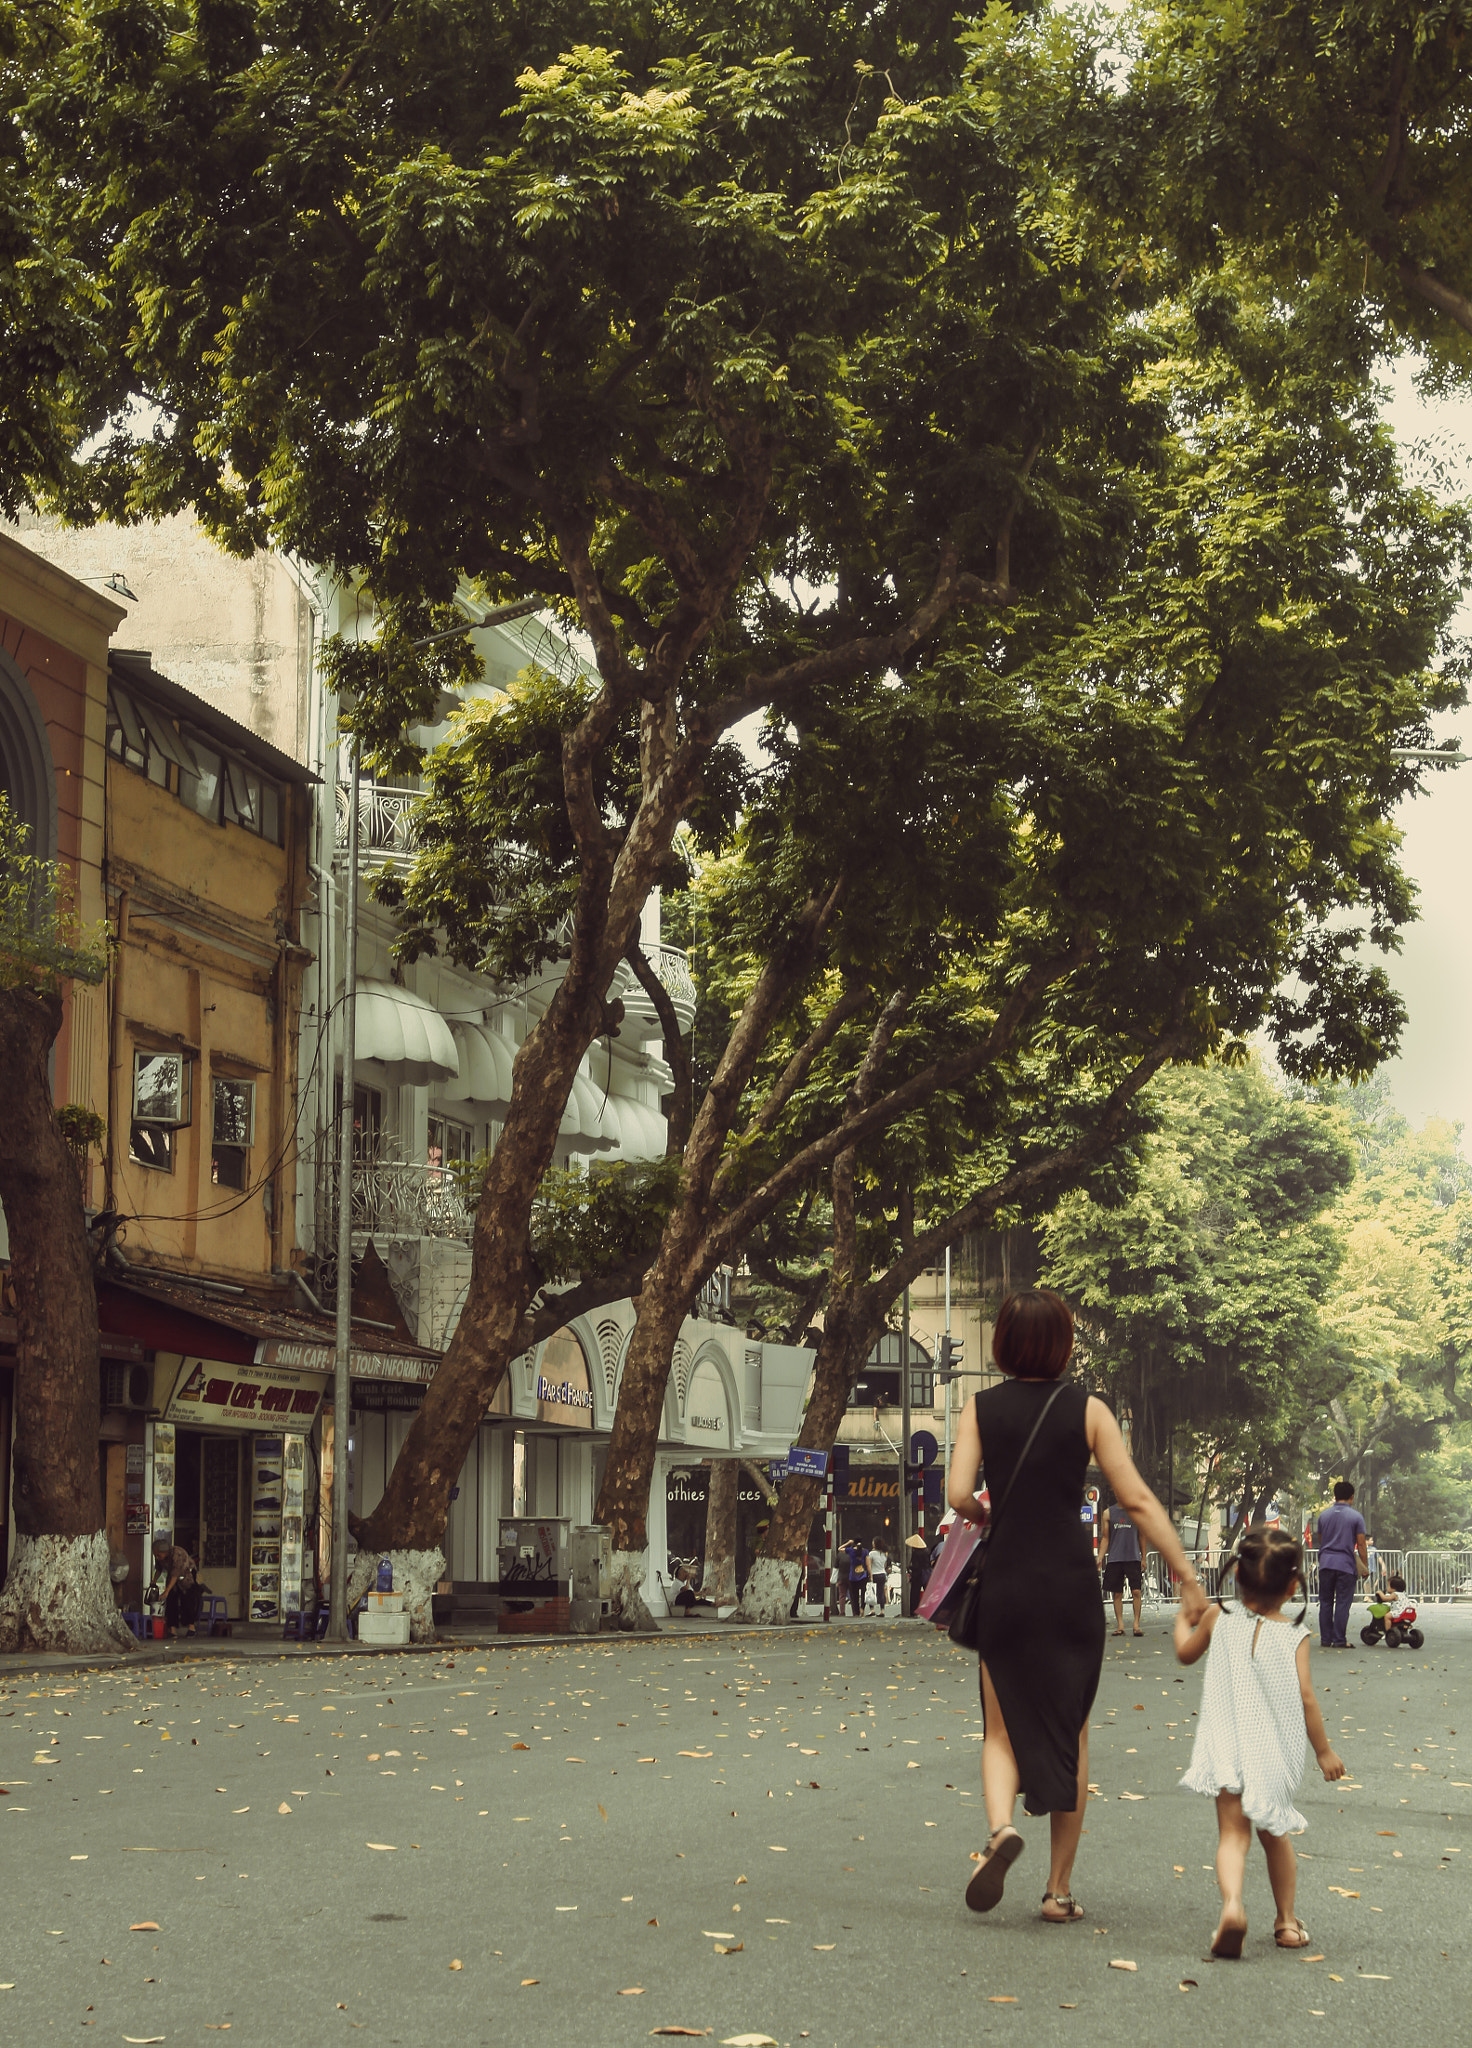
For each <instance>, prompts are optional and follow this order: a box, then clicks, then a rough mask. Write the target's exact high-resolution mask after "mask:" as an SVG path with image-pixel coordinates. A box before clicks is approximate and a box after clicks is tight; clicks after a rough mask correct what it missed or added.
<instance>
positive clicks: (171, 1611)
mask: <svg viewBox="0 0 1472 2048" xmlns="http://www.w3.org/2000/svg"><path fill="white" fill-rule="evenodd" d="M153 1564H154V1577H155V1579H159V1578H162V1579H163V1581H164V1630H165V1633H166V1634H168V1635H170V1636H177V1635H191V1634H192V1633H193V1631H194V1624H195V1622H196V1621H197V1620H198V1619H199V1586H198V1584H197V1583H196V1580H195V1573H196V1572H197V1571H198V1569H199V1567H198V1566H197V1565H196V1564H195V1562H194V1559H193V1558H192V1557H191V1556H190V1555H189V1552H188V1551H187V1550H185V1549H184V1548H183V1547H182V1545H180V1544H177V1543H175V1542H174V1540H173V1538H172V1537H169V1536H155V1537H154V1539H153Z"/></svg>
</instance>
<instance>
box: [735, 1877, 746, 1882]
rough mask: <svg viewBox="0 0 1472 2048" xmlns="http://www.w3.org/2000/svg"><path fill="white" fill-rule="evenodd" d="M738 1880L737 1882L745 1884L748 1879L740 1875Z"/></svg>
mask: <svg viewBox="0 0 1472 2048" xmlns="http://www.w3.org/2000/svg"><path fill="white" fill-rule="evenodd" d="M736 1882H737V1884H745V1883H746V1879H745V1878H744V1877H738V1878H737V1880H736Z"/></svg>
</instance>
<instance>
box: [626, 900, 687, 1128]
mask: <svg viewBox="0 0 1472 2048" xmlns="http://www.w3.org/2000/svg"><path fill="white" fill-rule="evenodd" d="M624 958H625V960H627V961H628V963H629V965H630V967H632V968H633V970H634V974H635V977H636V979H637V980H638V983H639V986H640V988H642V989H643V991H644V993H645V995H646V996H648V998H649V1000H650V1002H651V1003H653V1005H654V1014H655V1015H656V1016H657V1017H658V1019H659V1028H660V1030H661V1031H662V1032H663V1033H664V1049H665V1056H666V1058H667V1059H668V1060H669V1063H670V1065H671V1066H672V1067H673V1068H674V1070H675V1091H674V1100H673V1104H672V1113H671V1116H670V1120H669V1141H668V1143H667V1144H666V1146H665V1157H666V1158H667V1159H668V1158H672V1157H674V1156H675V1155H676V1154H678V1153H681V1152H683V1151H684V1149H685V1146H686V1144H687V1142H688V1140H689V1137H690V1124H691V1120H692V1118H693V1117H694V1115H695V1070H694V1067H693V1065H692V1063H691V1059H690V1048H689V1046H688V1045H687V1044H686V1043H685V1040H684V1038H683V1037H682V1036H681V1033H680V1020H679V1018H678V1017H677V1016H676V1015H675V1006H674V1004H673V1003H672V1002H671V1001H670V992H669V990H668V989H667V988H666V987H665V985H664V983H663V982H662V981H661V980H660V978H659V976H658V975H657V974H656V973H655V971H654V969H653V967H652V966H651V965H650V964H649V962H648V960H646V959H645V957H644V948H643V946H642V945H641V944H640V942H639V939H638V937H637V936H636V937H634V938H632V939H630V940H629V943H628V945H627V947H626V948H625V949H624Z"/></svg>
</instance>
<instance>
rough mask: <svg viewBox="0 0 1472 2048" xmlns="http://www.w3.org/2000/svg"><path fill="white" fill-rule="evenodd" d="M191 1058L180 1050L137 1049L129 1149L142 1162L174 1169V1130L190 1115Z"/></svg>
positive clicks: (132, 1155)
mask: <svg viewBox="0 0 1472 2048" xmlns="http://www.w3.org/2000/svg"><path fill="white" fill-rule="evenodd" d="M189 1084H190V1062H189V1060H187V1059H186V1058H185V1056H184V1055H183V1053H178V1052H135V1053H134V1055H133V1115H132V1123H131V1128H130V1131H129V1139H128V1151H129V1155H130V1157H132V1158H133V1159H135V1160H137V1162H138V1163H139V1165H140V1166H151V1167H153V1168H155V1169H156V1170H157V1171H158V1172H161V1173H172V1172H173V1170H174V1133H175V1132H176V1131H177V1130H178V1129H179V1128H180V1127H181V1126H183V1125H186V1124H187V1123H188V1122H189V1119H190V1085H189Z"/></svg>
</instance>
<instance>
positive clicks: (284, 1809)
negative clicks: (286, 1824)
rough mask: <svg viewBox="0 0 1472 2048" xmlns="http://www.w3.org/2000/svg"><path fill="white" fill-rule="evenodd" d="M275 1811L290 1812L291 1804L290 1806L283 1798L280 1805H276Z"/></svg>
mask: <svg viewBox="0 0 1472 2048" xmlns="http://www.w3.org/2000/svg"><path fill="white" fill-rule="evenodd" d="M276 1811H277V1812H278V1813H290V1812H291V1806H290V1803H289V1802H288V1801H287V1800H285V1799H283V1800H282V1802H281V1804H280V1805H279V1806H278V1807H277V1809H276Z"/></svg>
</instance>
